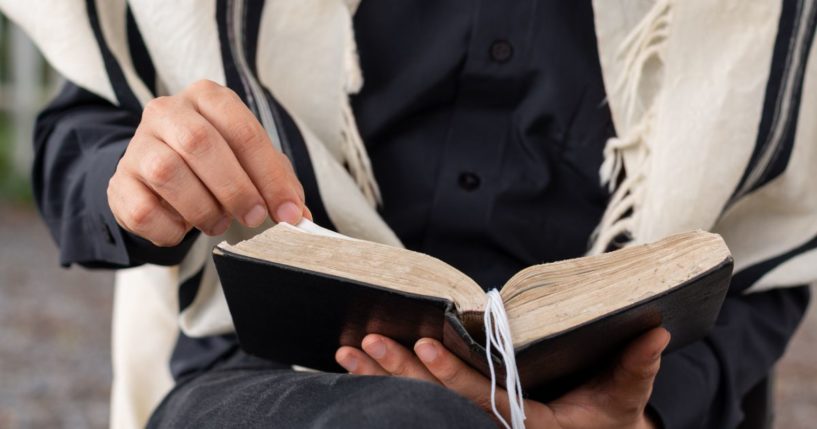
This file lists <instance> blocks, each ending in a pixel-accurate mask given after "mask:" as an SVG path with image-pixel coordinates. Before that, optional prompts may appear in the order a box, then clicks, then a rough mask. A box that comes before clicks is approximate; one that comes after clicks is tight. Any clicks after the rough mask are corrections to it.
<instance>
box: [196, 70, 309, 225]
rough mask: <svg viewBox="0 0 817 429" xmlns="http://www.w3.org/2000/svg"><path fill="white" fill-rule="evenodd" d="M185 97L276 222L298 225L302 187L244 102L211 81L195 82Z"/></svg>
mask: <svg viewBox="0 0 817 429" xmlns="http://www.w3.org/2000/svg"><path fill="white" fill-rule="evenodd" d="M188 94H190V99H191V101H192V102H193V104H194V106H195V107H196V109H197V110H198V111H199V113H201V115H202V116H204V117H205V118H206V119H207V120H208V121H209V122H210V123H211V124H213V126H214V127H215V128H216V130H218V132H219V133H220V134H221V135H222V136H223V137H224V139H225V140H226V141H227V144H229V145H230V147H231V148H232V150H233V153H235V155H236V157H237V158H238V161H239V162H240V163H241V165H242V166H243V167H244V169H245V170H246V171H247V174H248V175H249V177H250V179H251V180H252V182H253V183H254V184H255V185H256V187H257V188H258V190H259V191H260V192H261V195H262V196H263V198H264V200H265V202H266V204H267V207H268V209H269V212H270V213H272V215H273V217H274V218H275V220H276V221H278V222H288V223H291V224H296V223H298V222H299V221H300V220H301V217H302V214H303V205H304V191H303V187H302V186H301V183H300V182H299V181H298V179H297V177H296V176H295V172H294V170H293V168H292V165H291V164H290V162H289V159H287V157H286V156H285V155H284V154H282V153H281V152H279V151H278V150H276V149H275V147H274V146H273V144H272V141H271V140H270V138H269V136H268V134H267V131H266V130H265V129H264V128H263V127H262V126H261V124H260V123H259V122H258V120H257V119H256V118H255V115H253V114H252V112H250V110H249V109H248V108H247V106H246V105H245V104H244V102H243V101H242V100H241V99H240V98H239V97H238V96H237V95H236V94H235V93H234V92H233V91H231V90H229V89H227V88H225V87H223V86H221V85H218V84H216V83H214V82H210V81H201V82H197V83H196V84H194V85H193V86H191V88H190V89H189V92H188Z"/></svg>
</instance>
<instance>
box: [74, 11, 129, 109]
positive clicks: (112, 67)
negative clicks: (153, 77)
mask: <svg viewBox="0 0 817 429" xmlns="http://www.w3.org/2000/svg"><path fill="white" fill-rule="evenodd" d="M85 8H86V11H87V13H88V22H89V23H90V24H91V30H92V31H93V33H94V38H95V39H96V42H97V46H98V47H99V52H100V53H101V54H102V61H103V63H104V64H105V71H106V72H107V74H108V80H109V81H110V82H111V87H112V88H113V92H114V95H116V99H117V101H119V105H120V106H122V107H124V108H126V109H128V110H131V111H134V112H141V111H142V104H141V103H139V99H138V98H136V94H134V93H133V90H131V88H130V85H128V81H127V79H125V74H124V73H123V72H122V68H121V67H120V66H119V63H118V62H117V61H116V57H114V55H113V53H112V52H111V49H110V48H109V47H108V43H107V42H106V41H105V37H104V36H103V35H102V26H101V24H100V23H99V15H98V14H97V10H96V2H95V0H85Z"/></svg>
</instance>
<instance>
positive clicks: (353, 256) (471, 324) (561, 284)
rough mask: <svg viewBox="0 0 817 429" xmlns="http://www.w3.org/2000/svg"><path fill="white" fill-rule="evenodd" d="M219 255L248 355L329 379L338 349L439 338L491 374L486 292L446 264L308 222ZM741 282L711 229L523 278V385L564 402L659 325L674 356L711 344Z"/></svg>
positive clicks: (511, 297) (516, 314)
mask: <svg viewBox="0 0 817 429" xmlns="http://www.w3.org/2000/svg"><path fill="white" fill-rule="evenodd" d="M213 254H214V255H213V257H214V259H215V264H216V267H217V270H218V273H219V276H220V278H221V282H222V285H223V288H224V293H225V295H226V298H227V303H228V305H229V307H230V312H231V314H232V317H233V321H234V323H235V327H236V332H237V334H238V338H239V342H240V344H241V347H242V348H243V349H244V350H245V351H247V352H248V353H250V354H254V355H257V356H260V357H264V358H268V359H271V360H274V361H277V362H282V363H287V364H297V365H301V366H306V367H310V368H315V369H321V370H330V371H331V370H341V367H340V366H338V365H337V364H336V363H335V361H334V354H335V351H336V350H337V348H338V347H339V346H341V345H351V346H357V347H359V346H360V341H361V340H362V338H363V337H364V336H365V335H366V334H369V333H379V334H383V335H386V336H388V337H391V338H393V339H395V340H397V341H398V342H401V343H403V344H405V345H406V346H409V347H411V346H412V345H413V343H414V342H415V341H416V340H418V339H420V338H422V337H431V338H435V339H437V340H440V341H442V342H443V343H444V344H445V345H446V346H447V347H448V348H449V349H450V350H452V351H453V352H454V353H455V354H457V355H458V356H459V357H460V358H462V359H463V360H464V361H466V362H468V363H469V364H470V365H472V366H473V367H475V368H476V369H478V370H480V371H482V372H483V373H485V374H487V373H488V365H487V363H488V362H487V358H486V354H485V350H484V348H483V344H484V341H485V333H484V328H483V326H484V324H483V310H484V309H485V305H486V294H485V291H484V290H483V288H482V287H480V285H478V284H476V283H475V282H474V281H473V280H471V279H470V278H469V277H468V276H466V275H465V274H463V273H461V272H460V271H458V270H456V269H455V268H453V267H451V266H450V265H448V264H446V263H444V262H442V261H440V260H439V259H436V258H433V257H431V256H428V255H425V254H422V253H418V252H413V251H410V250H406V249H401V248H397V247H391V246H386V245H382V244H377V243H372V242H368V241H363V240H357V239H353V238H349V237H345V236H342V235H340V234H337V233H334V232H331V231H328V230H325V229H323V228H320V227H317V226H316V225H314V224H311V223H309V222H308V221H307V222H302V223H301V224H299V227H295V226H292V225H289V224H278V225H276V226H274V227H272V228H270V229H268V230H266V231H264V232H262V233H261V234H259V235H257V236H255V237H253V238H252V239H250V240H246V241H242V242H240V243H237V244H235V245H230V244H228V243H226V242H223V243H221V244H219V245H218V246H217V247H216V248H215V250H214V251H213ZM486 263H490V261H486ZM731 273H732V257H731V255H730V253H729V250H728V249H727V247H726V245H725V244H724V242H723V240H722V239H721V237H720V236H718V235H716V234H711V233H708V232H703V231H692V232H687V233H683V234H678V235H673V236H670V237H668V238H665V239H663V240H661V241H659V242H656V243H653V244H647V245H640V246H633V247H629V248H625V249H622V250H618V251H614V252H610V253H606V254H602V255H598V256H588V257H584V258H578V259H571V260H565V261H560V262H555V263H549V264H542V265H535V266H532V267H529V268H526V269H524V270H522V271H520V272H519V273H517V274H516V275H514V276H513V277H512V278H511V279H509V280H508V281H507V282H506V283H505V285H504V287H502V289H501V292H500V294H501V297H502V301H504V305H505V310H506V312H507V318H508V322H509V325H510V331H511V337H512V341H513V348H514V350H515V352H516V353H515V354H516V362H517V367H518V370H519V376H520V378H521V382H522V385H523V386H524V387H525V388H526V389H531V388H534V387H537V386H543V385H548V386H549V387H550V388H551V389H552V390H553V391H554V392H555V391H557V390H559V389H560V388H559V386H562V387H564V386H566V385H568V384H570V380H577V379H580V378H582V377H581V375H582V374H584V375H587V374H590V373H592V372H593V371H594V370H595V369H596V368H597V367H599V366H601V365H604V364H606V363H609V362H610V361H611V360H612V359H613V358H615V356H616V353H617V352H619V351H620V350H621V349H622V347H623V346H624V345H625V344H626V343H627V342H628V341H629V340H632V339H634V338H635V337H637V336H638V335H639V334H641V333H644V332H646V331H647V330H649V329H651V328H653V327H656V326H659V325H663V326H665V327H666V328H667V329H668V330H669V331H670V333H671V334H672V341H671V344H670V349H671V348H676V347H679V346H682V345H684V344H688V343H689V342H691V341H694V340H697V339H699V338H701V337H702V336H704V335H705V334H706V333H707V331H708V330H709V329H710V328H711V326H712V325H713V323H714V321H715V319H716V317H717V314H718V312H719V309H720V306H721V304H722V301H723V299H724V297H725V295H726V291H727V288H728V285H729V280H730V277H731ZM496 364H497V365H499V364H501V362H499V361H498V360H497V362H496Z"/></svg>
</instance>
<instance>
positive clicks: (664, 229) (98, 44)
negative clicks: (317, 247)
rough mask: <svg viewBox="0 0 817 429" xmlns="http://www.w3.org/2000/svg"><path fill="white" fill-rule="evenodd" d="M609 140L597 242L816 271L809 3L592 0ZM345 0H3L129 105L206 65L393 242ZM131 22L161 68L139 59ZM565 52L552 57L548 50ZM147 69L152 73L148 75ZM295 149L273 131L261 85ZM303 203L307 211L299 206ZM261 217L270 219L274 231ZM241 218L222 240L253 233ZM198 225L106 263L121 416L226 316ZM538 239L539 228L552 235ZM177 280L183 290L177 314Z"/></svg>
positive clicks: (763, 269)
mask: <svg viewBox="0 0 817 429" xmlns="http://www.w3.org/2000/svg"><path fill="white" fill-rule="evenodd" d="M593 3H594V4H593V6H594V11H595V26H596V34H597V39H598V48H599V55H600V61H601V66H602V72H603V78H604V83H605V86H606V89H607V94H608V100H607V101H608V103H609V106H610V109H611V111H612V115H613V120H614V123H615V126H616V130H617V137H615V138H612V139H610V141H609V142H608V143H607V146H606V149H605V153H604V155H605V161H604V164H603V167H602V169H601V171H600V175H599V180H601V181H603V182H604V183H606V184H607V185H608V186H609V188H610V191H611V194H612V195H611V199H610V203H609V206H608V207H607V211H606V213H605V215H604V217H603V219H602V221H601V223H600V225H599V227H598V229H597V231H596V234H595V236H594V241H593V245H592V247H591V248H590V249H589V250H588V251H589V252H590V253H598V252H601V251H604V250H606V249H609V248H611V247H617V246H622V245H629V244H634V243H643V242H650V241H654V240H657V239H659V238H661V237H663V236H665V235H667V234H672V233H675V232H680V231H684V230H689V229H694V228H701V229H705V230H711V231H715V232H718V233H720V234H721V235H723V237H724V239H725V240H726V243H727V244H728V245H729V247H730V249H731V250H732V253H733V255H734V258H735V277H734V280H733V285H732V293H748V292H752V291H760V290H765V289H769V288H775V287H787V286H794V285H803V284H811V283H813V282H814V281H815V279H817V176H815V168H817V53H815V52H813V51H814V49H815V48H814V44H813V40H814V31H815V25H816V23H817V0H721V1H708V0H683V1H681V0H595V1H594V2H593ZM356 7H357V0H345V1H344V0H268V1H266V2H264V1H245V0H196V1H180V0H165V1H155V0H153V1H150V0H128V1H126V0H27V1H19V0H0V9H2V11H3V12H5V13H6V14H7V15H8V16H9V17H10V18H11V19H12V20H14V21H15V22H16V23H17V24H19V25H20V26H21V27H23V28H24V29H25V30H26V31H27V32H28V34H29V35H31V37H32V38H33V39H34V41H35V42H36V43H37V45H38V46H39V47H40V49H41V50H42V52H43V54H44V55H45V56H46V58H47V59H48V60H49V61H50V63H51V64H52V65H53V66H54V67H55V68H56V69H57V70H58V71H59V72H60V73H61V74H62V75H63V76H65V77H66V78H67V79H69V80H71V81H73V82H75V83H77V84H79V85H80V86H82V87H84V88H86V89H88V90H90V91H92V92H94V93H96V94H99V95H100V96H102V97H104V98H106V99H108V100H110V101H111V102H113V103H116V104H118V105H120V106H122V108H125V109H133V110H134V111H141V108H142V106H144V104H145V103H146V102H148V101H149V100H150V99H151V98H153V97H155V96H158V95H164V94H175V93H177V92H179V91H181V90H182V89H183V88H185V87H186V86H188V85H190V84H191V83H193V82H194V81H196V80H199V79H210V80H213V81H216V82H219V83H221V84H225V85H228V86H230V87H231V88H232V89H233V90H235V91H236V92H237V93H238V94H239V95H240V96H241V97H242V98H243V99H244V100H245V102H246V103H247V105H248V106H249V107H250V108H251V110H252V111H253V112H254V113H255V114H256V115H257V117H258V118H259V120H260V121H261V123H262V124H263V125H264V126H265V128H266V129H267V131H268V133H269V134H270V136H271V137H272V140H273V142H274V143H275V145H276V146H277V147H278V148H279V149H281V150H283V151H284V153H286V154H287V155H288V156H289V157H290V158H291V159H292V161H293V164H294V165H295V168H296V170H297V172H298V175H299V177H300V179H301V180H302V181H303V182H304V185H305V188H306V189H307V191H308V192H310V191H311V192H316V193H319V198H317V199H316V201H318V203H319V204H318V205H319V206H321V207H319V209H320V210H324V211H325V214H326V215H327V218H328V219H329V220H330V221H331V224H332V225H325V226H329V227H334V228H336V229H337V230H338V231H340V232H341V233H343V234H346V235H350V236H353V237H359V238H363V239H367V240H373V241H378V242H382V243H386V244H390V245H394V246H400V245H401V244H400V241H399V240H398V239H397V237H396V236H395V234H394V233H393V232H392V231H391V230H390V229H389V227H388V226H387V225H386V224H385V223H384V222H383V220H382V219H381V218H380V217H379V216H378V214H377V211H376V209H375V207H376V204H377V199H378V193H377V185H376V182H375V178H374V177H373V176H372V172H371V169H370V167H369V161H368V157H367V155H366V151H365V149H364V146H363V144H362V142H361V140H360V136H359V134H358V132H357V129H356V126H355V120H354V117H353V115H352V111H351V109H350V107H349V100H348V96H349V94H351V93H355V92H356V91H358V90H359V89H360V87H361V85H362V82H363V80H362V76H361V73H360V70H359V68H358V62H357V56H356V50H355V42H354V34H353V28H352V20H351V18H352V15H353V13H354V11H355V9H356ZM134 34H136V35H138V36H140V38H141V40H142V41H143V42H144V46H145V48H146V51H147V54H148V55H149V58H150V59H151V60H152V65H153V67H154V69H155V84H153V85H150V84H148V82H146V81H145V79H143V78H140V74H139V73H137V69H138V67H140V63H138V62H137V63H136V64H135V62H134V60H133V58H134V57H136V56H137V55H136V53H135V52H134V50H133V46H132V44H130V43H129V41H130V40H132V38H133V36H134ZM554 61H558V58H554ZM152 77H153V76H152ZM273 96H274V98H275V100H277V102H279V103H280V105H281V106H283V107H284V108H285V109H286V111H287V112H288V113H289V114H290V115H291V116H292V117H293V120H294V121H295V123H296V125H297V128H298V129H299V131H300V133H301V134H302V135H303V139H304V144H303V146H304V147H292V146H291V145H292V142H287V141H286V138H285V137H284V136H282V135H281V132H280V129H279V127H278V125H279V121H278V119H279V118H278V117H277V116H278V115H277V114H276V111H277V110H276V109H275V106H274V105H273V103H272V97H273ZM311 208H312V210H313V212H314V211H315V209H316V208H315V207H311ZM268 226H269V224H268V225H265V226H262V228H263V227H268ZM258 231H259V230H255V231H251V230H246V229H244V228H241V227H239V226H237V225H235V224H234V227H233V228H232V229H231V230H229V231H228V232H227V233H226V239H228V240H237V239H243V238H248V237H250V236H252V235H253V234H254V233H256V232H258ZM223 239H225V237H217V238H209V237H206V236H204V235H202V236H200V237H199V238H198V241H197V243H196V244H195V245H194V247H193V249H192V250H191V251H190V253H189V255H188V256H187V257H186V259H185V260H184V261H183V262H182V263H181V264H180V265H179V266H177V267H171V268H167V267H159V266H143V267H139V268H133V269H128V270H122V271H120V272H118V274H117V286H116V299H115V304H114V323H113V331H114V332H113V333H114V340H113V358H114V375H115V379H114V388H113V400H112V419H111V425H112V426H113V427H136V426H142V425H143V424H144V422H145V421H146V419H147V417H148V416H149V413H150V412H151V409H152V408H153V407H154V406H155V404H156V403H157V401H158V400H159V399H160V398H161V397H162V396H163V395H164V394H165V393H166V392H167V390H168V389H169V388H170V387H171V386H172V381H171V379H170V375H169V373H168V369H167V361H168V359H169V356H170V352H171V349H172V347H173V344H174V341H175V336H176V332H177V330H178V328H179V327H181V329H182V330H183V331H184V332H185V333H186V334H187V335H190V336H193V337H198V336H206V335H211V334H221V333H226V332H230V331H232V330H233V326H232V322H231V320H230V316H229V312H228V309H227V306H226V303H225V301H224V297H223V294H222V291H221V288H220V285H219V283H218V279H217V276H216V273H215V271H214V269H213V265H212V261H211V258H210V252H211V249H212V247H213V245H214V244H216V243H217V242H219V241H221V240H223ZM547 239H548V237H542V240H547ZM179 296H185V297H187V299H185V300H184V301H183V302H182V306H181V312H179V309H180V304H179V303H180V300H179Z"/></svg>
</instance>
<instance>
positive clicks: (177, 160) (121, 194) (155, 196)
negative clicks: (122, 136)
mask: <svg viewBox="0 0 817 429" xmlns="http://www.w3.org/2000/svg"><path fill="white" fill-rule="evenodd" d="M108 204H109V205H110V207H111V210H112V211H113V215H114V217H115V218H116V221H117V222H118V223H119V225H120V226H122V227H123V228H125V229H126V230H128V231H130V232H132V233H134V234H136V235H138V236H140V237H143V238H145V239H147V240H149V241H151V242H153V243H154V244H156V245H158V246H173V245H176V244H178V243H179V242H180V241H181V240H182V238H184V236H185V234H186V233H187V232H188V231H189V230H190V228H191V227H196V228H198V229H199V230H201V231H203V232H204V233H206V234H209V235H219V234H222V233H223V232H224V231H226V230H227V227H228V226H229V225H230V222H231V220H232V219H233V218H235V219H237V220H238V221H239V222H241V223H242V224H244V225H246V226H249V227H255V226H258V225H260V224H261V223H262V222H263V221H264V220H265V219H266V218H267V216H268V215H269V214H271V215H272V216H273V218H274V219H275V220H276V221H279V222H281V221H286V222H289V223H293V224H294V223H297V222H298V221H300V219H301V217H302V216H304V215H307V216H308V217H309V211H308V210H307V209H306V207H305V206H304V191H303V187H302V186H301V184H300V182H298V179H297V178H296V177H295V173H294V171H293V169H292V165H291V164H290V163H289V160H288V159H287V158H286V156H284V155H283V154H281V153H280V152H278V151H277V150H275V149H274V148H273V146H272V143H271V142H270V139H269V137H268V136H267V133H266V131H264V129H263V127H262V126H261V124H260V123H259V122H258V121H257V120H256V118H255V116H253V114H252V113H251V112H250V110H249V109H248V108H247V107H246V106H245V105H244V103H243V102H242V101H241V99H240V98H239V97H238V96H237V95H236V94H235V93H234V92H233V91H231V90H229V89H227V88H225V87H223V86H221V85H218V84H216V83H214V82H210V81H200V82H197V83H194V84H193V85H191V86H190V87H189V88H187V89H186V90H185V91H183V92H182V93H180V94H178V95H174V96H170V97H159V98H156V99H154V100H151V101H150V102H149V103H148V104H147V105H146V106H145V109H144V112H143V114H142V120H141V122H140V123H139V127H138V128H137V129H136V133H135V134H134V136H133V139H132V140H131V142H130V144H128V148H127V150H126V152H125V155H124V156H123V157H122V159H121V160H120V161H119V165H118V166H117V169H116V172H115V173H114V175H113V177H112V178H111V180H110V182H109V183H108Z"/></svg>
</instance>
